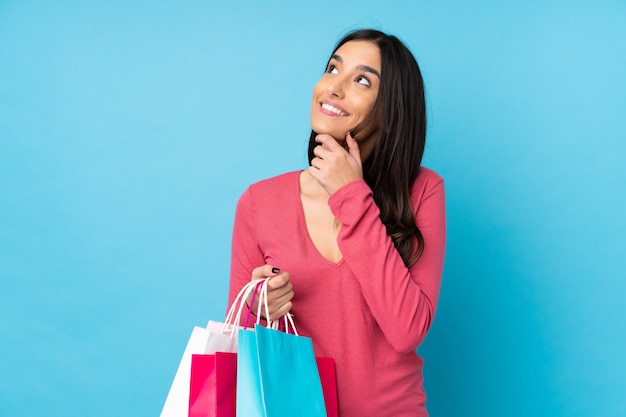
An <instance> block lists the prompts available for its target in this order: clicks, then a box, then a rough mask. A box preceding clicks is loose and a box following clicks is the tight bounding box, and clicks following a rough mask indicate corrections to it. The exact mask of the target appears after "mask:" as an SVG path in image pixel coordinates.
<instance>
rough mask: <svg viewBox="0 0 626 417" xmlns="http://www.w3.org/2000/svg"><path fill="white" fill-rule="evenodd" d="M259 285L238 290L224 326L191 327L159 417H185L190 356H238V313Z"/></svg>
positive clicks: (188, 387)
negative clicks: (220, 353) (235, 353)
mask: <svg viewBox="0 0 626 417" xmlns="http://www.w3.org/2000/svg"><path fill="white" fill-rule="evenodd" d="M260 282H261V280H257V281H251V282H249V283H248V284H247V285H246V286H244V288H242V289H241V291H240V292H239V294H238V295H237V298H236V299H235V300H234V302H233V304H232V306H231V307H230V309H229V311H228V314H227V316H226V320H225V321H224V323H218V322H214V321H209V323H208V324H207V327H206V328H202V327H197V326H196V327H194V329H193V331H192V333H191V336H190V337H189V341H188V342H187V347H186V348H185V351H184V353H183V356H182V358H181V360H180V364H179V365H178V370H177V371H176V375H175V376H174V380H173V382H172V385H171V386H170V390H169V393H168V395H167V399H166V400H165V404H164V405H163V409H162V410H161V417H184V416H187V415H188V411H189V399H190V396H189V394H190V379H191V362H192V355H193V354H213V353H215V352H231V353H234V352H237V330H238V329H239V328H240V327H239V320H240V317H241V312H242V311H243V308H244V306H245V300H246V299H247V297H248V296H249V295H250V292H251V291H253V290H254V289H255V288H256V286H257V285H258V284H259V283H260Z"/></svg>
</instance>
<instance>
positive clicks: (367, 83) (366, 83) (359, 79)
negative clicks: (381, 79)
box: [356, 75, 372, 87]
mask: <svg viewBox="0 0 626 417" xmlns="http://www.w3.org/2000/svg"><path fill="white" fill-rule="evenodd" d="M356 82H357V83H359V84H361V85H364V86H366V87H371V86H372V83H370V80H368V79H367V78H366V77H364V76H362V75H360V76H358V77H357V78H356Z"/></svg>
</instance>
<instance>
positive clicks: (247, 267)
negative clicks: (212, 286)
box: [228, 188, 293, 324]
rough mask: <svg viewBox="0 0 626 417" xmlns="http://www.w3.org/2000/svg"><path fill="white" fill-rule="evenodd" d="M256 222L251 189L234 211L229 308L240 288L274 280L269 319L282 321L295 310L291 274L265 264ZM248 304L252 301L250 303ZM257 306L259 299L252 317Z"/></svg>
mask: <svg viewBox="0 0 626 417" xmlns="http://www.w3.org/2000/svg"><path fill="white" fill-rule="evenodd" d="M254 219H255V217H254V210H253V202H252V193H251V191H250V188H248V189H247V190H246V191H245V192H244V194H243V195H242V196H241V198H240V199H239V202H238V203H237V209H236V211H235V223H234V227H233V237H232V250H231V268H230V288H229V291H228V307H230V306H231V305H232V303H233V301H234V299H235V297H236V296H237V294H238V293H239V291H240V290H241V288H243V286H244V285H245V284H247V283H248V282H249V281H250V280H251V279H252V280H254V279H259V278H268V277H272V279H271V280H270V281H269V282H268V293H267V300H268V304H269V312H270V318H271V319H272V320H273V319H274V317H276V318H279V317H282V316H283V315H284V314H286V313H287V312H289V310H290V309H291V307H292V303H291V299H292V298H293V290H292V285H291V282H290V276H289V273H288V272H281V271H280V270H279V269H278V268H275V267H273V266H272V265H267V264H265V256H264V254H263V250H262V249H261V247H260V246H259V242H258V239H257V235H256V232H257V228H256V227H255V224H254ZM249 303H250V300H248V304H249ZM257 303H258V297H255V300H254V305H252V306H250V308H251V309H252V312H253V313H254V312H256V306H257ZM247 313H248V312H247V311H245V312H243V316H242V317H241V319H242V322H241V323H242V324H244V323H245V321H244V320H245V318H246V316H247ZM263 316H265V313H263Z"/></svg>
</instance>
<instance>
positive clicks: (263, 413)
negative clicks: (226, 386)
mask: <svg viewBox="0 0 626 417" xmlns="http://www.w3.org/2000/svg"><path fill="white" fill-rule="evenodd" d="M238 337H239V351H238V355H237V400H236V403H237V413H238V415H242V416H246V417H282V416H299V417H326V407H325V404H324V394H323V391H322V386H321V381H320V375H319V373H318V368H317V364H316V360H315V355H314V353H313V344H312V342H311V339H310V338H308V337H303V336H296V335H293V334H288V333H284V332H281V331H279V330H276V329H272V328H267V327H264V326H261V325H258V324H257V325H255V328H254V332H251V331H248V330H240V331H239V336H238Z"/></svg>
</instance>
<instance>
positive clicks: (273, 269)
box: [272, 268, 280, 274]
mask: <svg viewBox="0 0 626 417" xmlns="http://www.w3.org/2000/svg"><path fill="white" fill-rule="evenodd" d="M279 272H280V268H272V274H278V273H279Z"/></svg>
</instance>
